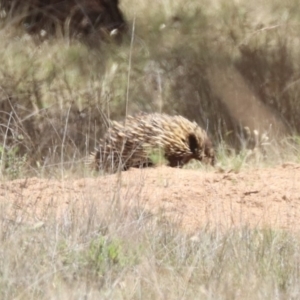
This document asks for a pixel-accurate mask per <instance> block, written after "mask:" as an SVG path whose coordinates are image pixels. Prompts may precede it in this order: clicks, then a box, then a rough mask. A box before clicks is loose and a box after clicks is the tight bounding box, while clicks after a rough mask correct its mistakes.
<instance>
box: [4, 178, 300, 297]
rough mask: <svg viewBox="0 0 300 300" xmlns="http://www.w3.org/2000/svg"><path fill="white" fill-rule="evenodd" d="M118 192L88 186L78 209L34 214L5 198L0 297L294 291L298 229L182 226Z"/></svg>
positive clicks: (135, 195)
mask: <svg viewBox="0 0 300 300" xmlns="http://www.w3.org/2000/svg"><path fill="white" fill-rule="evenodd" d="M141 184H142V182H141ZM136 188H137V187H136ZM115 192H116V191H113V190H112V197H111V199H99V197H95V196H92V195H91V194H85V195H83V198H82V201H84V202H85V205H84V206H82V208H81V209H79V208H78V206H76V207H77V209H76V210H72V209H71V208H69V209H68V210H66V211H64V213H63V214H62V215H61V217H60V218H58V219H57V217H56V210H55V209H54V208H50V207H49V208H48V209H46V210H45V211H44V213H43V214H44V221H38V220H37V221H35V222H34V221H32V220H31V221H29V220H28V218H27V215H26V212H25V210H24V213H23V214H19V218H18V220H17V219H14V218H9V217H8V212H9V211H11V210H10V209H11V208H9V205H10V203H9V202H7V203H2V204H1V214H2V215H1V234H0V239H1V247H0V266H1V276H0V286H1V289H0V290H1V292H0V294H1V299H28V298H30V299H57V298H59V299H70V298H72V299H82V298H85V299H99V298H101V299H166V298H168V299H178V298H180V299H191V298H194V299H195V298H197V299H199V298H200V299H201V298H205V299H235V298H241V297H242V298H243V299H266V298H267V299H274V298H276V297H278V298H280V299H290V298H293V297H296V298H297V297H298V295H299V293H300V291H299V275H300V274H299V258H300V257H299V246H300V244H299V240H300V239H299V234H298V233H288V232H284V231H279V230H272V229H265V230H258V229H257V230H255V229H249V228H232V229H230V230H228V231H226V232H224V231H221V230H218V229H215V230H214V231H212V230H209V229H206V228H205V227H204V228H203V229H201V230H199V231H198V232H197V233H194V234H193V235H191V234H186V233H184V232H182V231H181V230H180V229H179V228H178V227H177V226H176V225H175V224H172V223H170V222H169V221H168V220H167V219H165V218H164V217H162V216H159V215H152V214H149V213H147V211H145V210H144V208H143V207H142V206H139V205H138V204H137V206H136V207H131V208H128V207H127V208H126V209H125V208H121V207H120V206H119V201H118V194H117V193H115ZM126 195H128V196H127V197H129V195H131V196H130V198H128V199H122V200H124V202H125V203H126V202H129V201H131V202H133V201H134V202H135V203H139V196H138V190H133V189H132V188H131V187H128V193H126ZM105 200H108V201H107V202H106V201H105ZM70 201H71V199H70ZM100 203H101V205H100ZM104 203H107V205H103V204H104ZM19 212H20V211H19ZM20 220H21V221H20Z"/></svg>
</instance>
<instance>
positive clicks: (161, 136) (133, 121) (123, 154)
mask: <svg viewBox="0 0 300 300" xmlns="http://www.w3.org/2000/svg"><path fill="white" fill-rule="evenodd" d="M157 149H161V150H162V151H163V153H164V156H165V158H166V159H167V161H168V164H169V166H171V167H182V166H183V165H185V164H186V163H188V162H189V161H190V160H191V159H196V160H199V161H202V162H204V163H209V164H211V165H214V163H215V155H214V150H213V147H212V144H211V141H210V140H209V138H208V136H207V134H206V132H205V131H204V130H203V129H202V128H201V127H199V126H198V125H197V124H196V123H195V122H190V121H189V120H187V119H186V118H184V117H182V116H169V115H166V114H141V115H138V116H135V117H132V116H130V117H128V118H127V119H126V120H125V122H124V124H121V123H119V122H112V123H111V126H110V128H109V129H108V131H107V132H106V134H105V136H104V138H103V140H101V141H100V144H99V147H98V149H97V151H96V152H94V153H92V154H91V156H90V159H89V162H90V163H92V164H93V165H94V166H95V167H96V169H104V170H106V171H116V170H117V169H121V170H127V169H128V168H130V167H144V166H149V165H153V161H152V160H151V155H150V153H151V151H153V150H157Z"/></svg>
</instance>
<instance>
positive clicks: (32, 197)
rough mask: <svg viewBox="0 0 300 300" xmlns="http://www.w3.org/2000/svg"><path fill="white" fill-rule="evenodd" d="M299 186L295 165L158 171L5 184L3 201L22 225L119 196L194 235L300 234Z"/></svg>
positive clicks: (1, 191)
mask: <svg viewBox="0 0 300 300" xmlns="http://www.w3.org/2000/svg"><path fill="white" fill-rule="evenodd" d="M299 182H300V165H298V164H292V163H290V164H288V163H287V164H284V165H282V166H279V167H276V168H267V169H255V170H249V171H242V172H240V173H238V174H235V173H230V172H229V173H218V172H216V171H205V172H204V171H196V170H182V169H174V168H168V167H159V168H153V169H143V170H138V169H131V170H129V171H127V172H123V173H122V174H121V176H118V175H109V176H99V177H98V178H84V179H77V180H63V181H59V180H48V179H38V178H29V179H22V180H14V181H10V182H2V183H1V184H0V201H1V203H9V207H10V208H9V209H8V210H7V211H9V212H10V213H13V214H14V215H11V214H9V217H8V218H14V220H15V218H17V219H19V220H20V221H24V219H27V220H28V219H32V218H34V220H42V219H43V218H44V217H45V216H46V213H45V212H49V210H51V211H53V213H55V214H56V215H57V217H59V216H62V214H63V213H64V212H66V211H68V210H70V209H72V210H74V209H75V210H76V209H77V208H79V207H81V208H83V207H84V206H85V205H86V203H90V201H93V204H94V205H95V207H98V208H101V207H109V206H107V205H110V203H112V201H113V199H116V196H118V197H117V198H118V199H120V203H121V204H122V205H124V207H127V208H128V207H136V206H139V207H142V208H145V209H146V211H150V212H151V213H157V212H160V213H163V214H164V215H166V216H167V217H168V218H169V219H170V220H172V221H176V222H179V223H180V225H181V226H182V227H183V228H184V229H187V230H189V231H194V230H197V229H198V228H201V227H203V226H209V227H216V226H217V227H218V228H220V229H222V228H224V229H226V228H229V227H232V226H244V225H250V226H252V227H260V228H261V227H264V226H272V227H276V228H285V229H299V228H300V184H299ZM5 200H6V201H5ZM7 200H9V201H7ZM12 208H13V209H12ZM47 215H48V213H47ZM7 216H8V214H7Z"/></svg>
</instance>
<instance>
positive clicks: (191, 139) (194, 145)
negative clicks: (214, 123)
mask: <svg viewBox="0 0 300 300" xmlns="http://www.w3.org/2000/svg"><path fill="white" fill-rule="evenodd" d="M188 139H189V147H190V150H191V152H192V153H196V151H197V149H198V143H197V139H196V137H195V135H194V134H190V135H189V137H188Z"/></svg>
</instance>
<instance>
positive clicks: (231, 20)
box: [0, 0, 300, 299]
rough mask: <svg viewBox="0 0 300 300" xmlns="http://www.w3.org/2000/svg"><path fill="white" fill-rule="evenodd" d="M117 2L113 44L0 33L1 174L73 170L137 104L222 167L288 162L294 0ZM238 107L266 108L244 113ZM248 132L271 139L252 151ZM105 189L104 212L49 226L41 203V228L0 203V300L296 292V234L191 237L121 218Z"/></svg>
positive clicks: (295, 153) (90, 204) (50, 218)
mask: <svg viewBox="0 0 300 300" xmlns="http://www.w3.org/2000/svg"><path fill="white" fill-rule="evenodd" d="M121 8H122V10H123V11H124V14H125V16H126V18H127V20H128V21H129V27H130V31H132V30H133V28H134V31H135V35H134V37H133V38H132V36H130V34H129V36H128V37H127V38H125V42H124V43H123V44H122V45H120V46H118V47H116V46H114V45H103V46H102V48H101V49H89V48H87V47H86V46H85V45H82V44H80V43H79V42H77V41H72V42H70V41H65V40H63V39H62V38H58V39H57V40H56V39H53V40H48V41H45V42H43V43H41V44H36V43H34V42H33V41H32V39H31V38H30V37H28V36H24V35H23V34H22V33H21V32H20V31H15V30H14V29H13V28H10V27H8V26H6V27H4V28H2V29H1V31H0V38H1V45H0V141H1V142H0V159H1V160H0V175H1V179H10V178H17V177H27V176H32V175H35V176H40V177H58V178H62V179H64V178H65V177H68V176H86V172H87V171H86V170H83V158H84V157H85V156H86V155H87V154H88V153H89V152H90V151H91V150H93V148H94V146H95V144H96V141H97V139H98V138H99V137H100V135H101V134H102V133H103V131H104V130H105V129H106V126H107V118H111V119H121V118H123V116H124V115H125V114H126V113H130V114H133V113H135V112H138V111H140V110H142V111H147V112H154V111H163V112H166V113H170V114H173V113H175V112H176V113H180V114H182V115H184V116H186V117H188V118H189V119H194V120H195V121H197V122H198V123H199V124H200V125H202V126H203V127H205V128H207V129H208V131H209V133H210V134H211V136H212V137H213V139H214V141H215V144H216V145H218V157H219V164H220V165H221V167H222V168H228V169H230V168H231V169H234V170H239V169H241V168H246V167H249V166H253V165H255V166H264V165H266V164H274V163H278V162H282V161H286V160H292V161H299V160H300V156H299V138H298V137H297V134H299V128H300V126H299V122H300V121H299V117H298V116H299V112H300V111H299V110H300V105H299V99H298V98H299V92H300V89H299V78H298V77H299V65H300V64H299V57H300V56H299V13H300V12H299V5H298V2H297V1H296V0H294V1H289V2H287V3H285V2H283V1H271V0H270V1H264V2H262V1H258V0H257V1H253V2H250V1H231V2H228V1H226V0H224V1H222V0H215V1H190V2H189V3H188V4H187V2H186V1H181V0H177V1H167V0H161V1H158V0H156V1H151V2H149V1H148V2H147V1H140V0H130V1H129V0H123V1H121ZM133 25H134V26H133ZM126 39H127V40H126ZM251 99H252V100H253V99H254V100H253V101H252V100H251ZM241 103H242V104H244V105H243V109H244V111H241V110H240V109H238V108H239V107H240V104H241ZM261 106H263V107H264V109H262V110H261V109H260V107H261ZM249 110H250V111H251V112H257V111H259V112H263V114H262V115H260V117H259V119H257V118H255V116H254V115H253V118H249V114H250V113H249ZM266 116H267V117H266ZM262 121H263V122H262ZM270 125H271V126H270ZM245 127H249V130H250V133H251V136H247V130H246V131H245ZM270 128H271V129H270ZM254 130H259V133H260V136H262V135H263V134H265V133H266V134H267V135H268V137H269V140H268V145H264V144H263V141H262V140H261V139H260V141H259V142H258V144H257V143H256V142H253V139H254V140H255V136H254V137H253V135H252V133H253V132H254ZM286 136H292V137H293V138H289V137H286ZM253 145H254V146H253ZM265 147H266V148H265ZM261 148H263V149H262V150H261ZM249 149H250V150H249ZM257 149H260V150H259V151H257ZM250 151H252V152H250ZM255 151H257V152H255ZM265 152H266V153H267V156H266V157H265ZM256 153H258V154H256ZM196 167H199V166H198V165H197V166H196ZM74 174H75V175H74ZM112 192H113V193H114V194H115V195H116V197H113V196H112V199H104V200H109V201H110V203H111V205H110V206H109V207H106V208H101V207H99V206H98V201H99V199H98V196H97V197H96V196H93V195H83V197H82V201H84V202H86V207H85V208H84V209H83V210H82V211H68V212H66V213H65V215H64V216H63V217H62V218H60V219H59V220H57V219H56V217H55V216H56V212H55V211H53V210H51V209H49V211H46V212H45V214H46V215H47V221H45V222H40V221H38V220H37V221H36V222H30V223H28V222H24V221H23V219H26V216H25V215H24V218H21V219H22V221H21V222H20V220H19V219H18V218H8V217H7V214H6V212H7V211H8V209H10V206H11V204H10V203H9V199H7V200H8V202H7V203H1V208H0V214H1V215H0V222H1V226H0V228H1V229H0V239H1V241H0V244H1V246H0V298H1V299H83V298H84V299H192V298H194V299H237V298H239V299H296V298H298V297H299V294H300V290H299V287H300V284H299V278H300V276H299V275H300V274H299V247H300V242H299V241H300V239H299V234H298V233H287V232H281V231H277V230H276V231H274V230H272V229H266V230H253V229H248V228H242V229H234V228H232V230H229V231H227V232H220V231H218V230H216V231H213V232H212V231H210V230H208V229H206V228H203V229H202V230H201V231H200V232H198V233H197V234H195V235H193V236H189V235H187V234H185V233H183V232H181V231H180V230H179V229H178V228H177V227H176V225H174V224H171V223H170V222H169V221H168V220H166V219H164V218H162V217H160V216H153V215H150V214H148V213H147V212H146V211H145V210H144V209H143V207H136V208H134V209H131V210H130V211H126V210H123V209H120V208H119V207H118V201H117V194H118V191H117V190H116V191H112ZM132 192H133V193H134V192H136V191H132ZM136 201H137V203H138V197H137V199H136Z"/></svg>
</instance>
